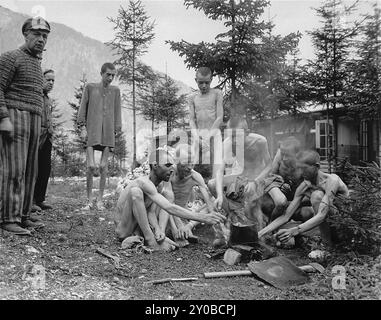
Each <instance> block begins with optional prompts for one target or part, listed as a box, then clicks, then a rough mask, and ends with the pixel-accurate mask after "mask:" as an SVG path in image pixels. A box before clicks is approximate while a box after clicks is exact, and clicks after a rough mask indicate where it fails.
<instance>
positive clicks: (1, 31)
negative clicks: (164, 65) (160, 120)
mask: <svg viewBox="0 0 381 320" xmlns="http://www.w3.org/2000/svg"><path fill="white" fill-rule="evenodd" d="M27 18H28V16H26V15H24V14H20V13H16V12H13V11H12V10H9V9H7V8H5V7H2V6H0V54H1V53H3V52H6V51H9V50H13V49H15V48H17V47H19V46H21V45H22V44H23V43H24V38H23V36H22V33H21V26H22V24H23V22H24V21H25V19H27ZM49 23H50V26H51V30H52V31H51V33H50V34H49V38H48V42H47V45H46V51H45V52H44V54H43V60H42V67H43V69H44V68H50V69H53V70H55V73H56V82H55V86H54V89H53V91H52V93H51V96H52V97H53V98H55V99H56V100H57V102H58V109H59V110H60V112H62V113H63V120H65V124H64V126H65V127H66V128H67V129H71V128H72V121H71V117H72V112H73V111H72V109H71V108H70V106H69V105H68V101H74V100H75V98H74V90H75V88H76V87H78V85H79V80H80V79H82V77H83V75H85V76H86V78H87V80H88V81H89V82H98V81H100V68H101V66H102V64H103V63H104V62H112V61H113V60H115V57H113V54H112V52H111V50H110V49H109V48H108V47H107V46H106V45H105V44H104V43H102V42H100V41H98V40H94V39H91V38H89V37H86V36H84V35H83V34H81V33H80V32H78V31H75V30H74V29H72V28H70V27H68V26H66V25H63V24H60V23H54V22H49ZM115 84H116V85H118V83H115ZM177 85H178V86H179V87H180V88H181V93H189V92H190V91H191V89H190V88H189V87H188V86H187V85H185V84H184V83H181V82H179V81H177ZM120 88H121V90H122V92H124V93H126V94H127V95H128V94H129V92H130V90H129V89H130V88H129V87H128V86H126V85H120ZM129 100H131V99H129ZM123 106H124V108H123V109H122V110H123V127H124V131H125V133H126V137H127V139H128V141H127V144H128V145H129V146H130V145H131V144H132V138H131V137H132V111H131V110H130V109H129V108H128V106H127V105H126V103H124V105H123ZM150 127H151V124H150V123H149V122H148V121H145V120H144V119H142V118H141V117H138V119H137V128H139V129H140V128H150ZM129 149H130V151H131V147H130V148H129Z"/></svg>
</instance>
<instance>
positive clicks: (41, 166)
mask: <svg viewBox="0 0 381 320" xmlns="http://www.w3.org/2000/svg"><path fill="white" fill-rule="evenodd" d="M53 85H54V71H53V70H51V69H47V70H45V71H44V89H43V90H44V109H43V110H42V120H41V134H40V144H39V148H38V176H37V181H36V185H35V187H34V203H35V204H34V205H33V207H32V211H41V210H47V209H53V207H52V206H51V205H50V204H48V203H46V202H45V195H46V189H47V187H48V182H49V176H50V171H51V168H52V162H51V156H52V142H53V125H52V102H51V100H50V98H49V96H48V93H49V92H50V91H51V90H52V89H53Z"/></svg>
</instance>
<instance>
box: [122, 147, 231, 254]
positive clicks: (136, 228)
mask: <svg viewBox="0 0 381 320" xmlns="http://www.w3.org/2000/svg"><path fill="white" fill-rule="evenodd" d="M149 164H150V169H151V171H150V174H149V176H143V177H139V178H137V179H136V180H133V181H132V182H131V183H130V184H128V186H127V187H126V188H125V189H124V190H123V191H122V192H121V194H120V196H119V199H118V202H117V205H116V211H115V224H116V234H117V236H118V237H119V239H120V240H123V239H125V238H127V237H129V236H132V235H137V234H140V235H143V237H144V240H145V244H146V245H147V246H148V247H149V248H152V249H153V250H164V251H170V250H174V249H175V248H176V247H177V246H178V245H177V244H176V243H175V242H174V241H172V240H170V239H169V238H167V237H162V236H160V237H155V234H154V232H153V231H152V229H151V226H150V221H152V218H153V216H154V215H155V217H157V216H156V215H157V214H159V213H160V212H163V211H162V210H158V209H163V210H164V211H166V212H168V213H169V214H170V215H175V216H177V217H180V218H184V219H189V220H196V221H200V222H204V223H207V224H216V223H222V222H224V220H225V217H224V216H223V215H222V214H220V213H218V212H211V213H207V214H206V213H202V212H192V211H190V210H187V209H185V208H182V207H180V206H178V205H176V204H174V203H171V202H170V201H168V199H167V198H166V197H165V196H164V195H162V194H160V192H161V191H163V190H162V188H163V184H161V182H162V181H169V179H170V177H171V175H172V173H173V164H174V159H173V157H172V156H171V154H170V153H169V152H168V151H166V150H161V149H157V150H155V151H154V152H152V153H151V154H150V155H149ZM153 204H156V205H157V206H153ZM164 216H165V215H164ZM158 218H159V219H158V220H159V221H158V223H159V224H161V225H162V226H163V225H165V224H166V223H167V221H168V220H167V221H163V220H162V219H161V217H160V216H159V217H158ZM164 219H168V217H164Z"/></svg>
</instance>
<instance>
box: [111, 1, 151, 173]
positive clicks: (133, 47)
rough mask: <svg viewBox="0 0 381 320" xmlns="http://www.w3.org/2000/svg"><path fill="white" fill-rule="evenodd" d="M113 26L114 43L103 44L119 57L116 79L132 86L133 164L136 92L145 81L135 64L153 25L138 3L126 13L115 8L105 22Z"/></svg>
mask: <svg viewBox="0 0 381 320" xmlns="http://www.w3.org/2000/svg"><path fill="white" fill-rule="evenodd" d="M109 20H110V22H112V23H113V24H114V27H113V28H114V31H115V36H114V39H113V40H111V41H109V42H107V45H109V46H110V47H111V48H112V49H113V50H114V51H115V53H116V55H118V56H119V58H118V59H117V60H116V61H115V64H116V65H117V66H119V69H118V76H119V77H120V80H121V81H122V82H125V83H129V84H132V112H133V150H134V151H133V163H132V168H135V167H136V166H137V161H136V91H137V87H139V85H142V83H143V82H144V79H145V78H146V73H147V72H149V68H148V67H147V66H145V65H144V64H143V63H141V62H139V61H138V58H139V57H140V56H142V55H143V54H144V53H146V51H147V48H148V45H149V44H150V43H151V42H152V40H153V39H154V33H153V29H154V26H155V23H154V22H151V21H150V17H149V16H148V15H147V13H146V11H145V8H144V6H143V5H142V3H141V1H139V0H138V1H131V0H130V1H129V5H128V9H127V10H126V9H125V8H123V7H122V6H121V7H120V8H119V11H118V16H117V17H116V18H109Z"/></svg>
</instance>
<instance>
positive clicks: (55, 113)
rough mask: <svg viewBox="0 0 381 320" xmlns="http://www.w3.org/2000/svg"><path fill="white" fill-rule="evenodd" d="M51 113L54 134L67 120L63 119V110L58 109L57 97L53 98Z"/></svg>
mask: <svg viewBox="0 0 381 320" xmlns="http://www.w3.org/2000/svg"><path fill="white" fill-rule="evenodd" d="M51 102H52V103H51V105H50V107H51V110H50V112H51V115H52V128H53V136H54V134H55V133H56V132H58V131H59V130H60V129H62V127H63V124H64V123H65V121H61V120H60V119H61V118H62V115H63V114H62V112H60V111H59V110H58V103H57V101H56V100H55V99H51Z"/></svg>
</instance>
